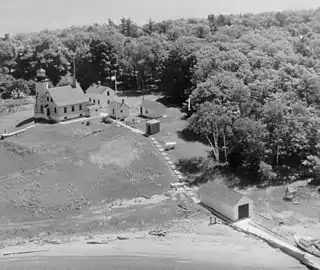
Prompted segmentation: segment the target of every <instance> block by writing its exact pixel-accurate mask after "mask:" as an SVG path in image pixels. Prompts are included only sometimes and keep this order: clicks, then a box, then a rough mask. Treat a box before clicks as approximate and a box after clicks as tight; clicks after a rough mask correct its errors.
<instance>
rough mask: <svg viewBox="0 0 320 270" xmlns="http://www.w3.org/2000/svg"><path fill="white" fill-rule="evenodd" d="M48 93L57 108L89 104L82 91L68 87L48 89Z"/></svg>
mask: <svg viewBox="0 0 320 270" xmlns="http://www.w3.org/2000/svg"><path fill="white" fill-rule="evenodd" d="M48 92H49V94H50V96H51V97H52V99H53V101H54V102H55V103H56V104H57V106H58V107H62V106H68V105H73V104H79V103H85V102H89V101H88V98H87V97H86V96H85V94H84V93H83V91H82V89H81V88H79V87H77V88H72V87H71V86H70V85H68V86H61V87H54V88H49V89H48Z"/></svg>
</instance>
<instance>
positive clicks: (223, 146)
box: [189, 102, 231, 164]
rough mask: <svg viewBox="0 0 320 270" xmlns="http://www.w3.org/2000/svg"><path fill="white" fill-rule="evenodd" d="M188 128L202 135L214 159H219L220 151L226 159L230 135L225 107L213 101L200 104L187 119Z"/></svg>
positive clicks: (229, 119) (225, 159)
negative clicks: (195, 111)
mask: <svg viewBox="0 0 320 270" xmlns="http://www.w3.org/2000/svg"><path fill="white" fill-rule="evenodd" d="M189 124H190V125H189V129H190V130H191V131H193V132H194V133H196V134H198V135H200V136H202V137H204V138H205V139H206V140H207V142H208V143H209V144H210V146H211V150H212V152H213V155H214V158H215V161H216V162H217V163H218V164H219V163H220V161H221V158H220V152H223V153H224V161H227V155H228V154H227V152H228V149H227V139H228V136H230V134H229V133H230V126H231V117H230V115H229V114H228V111H227V110H226V108H225V107H222V106H220V105H218V104H215V103H214V102H211V103H210V102H205V103H203V104H202V105H200V108H199V110H198V111H197V113H195V114H193V115H192V116H191V118H190V120H189Z"/></svg>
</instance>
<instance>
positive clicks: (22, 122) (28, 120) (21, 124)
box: [16, 117, 34, 127]
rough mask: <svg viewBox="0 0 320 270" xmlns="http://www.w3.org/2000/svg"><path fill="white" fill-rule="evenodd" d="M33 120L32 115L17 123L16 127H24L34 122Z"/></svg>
mask: <svg viewBox="0 0 320 270" xmlns="http://www.w3.org/2000/svg"><path fill="white" fill-rule="evenodd" d="M33 121H34V117H30V118H28V119H25V120H23V121H21V122H20V123H19V124H17V125H16V127H22V126H24V125H27V124H30V123H32V122H33Z"/></svg>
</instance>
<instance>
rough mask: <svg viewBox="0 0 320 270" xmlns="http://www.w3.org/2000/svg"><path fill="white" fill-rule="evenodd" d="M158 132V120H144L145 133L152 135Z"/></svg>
mask: <svg viewBox="0 0 320 270" xmlns="http://www.w3.org/2000/svg"><path fill="white" fill-rule="evenodd" d="M158 132H160V121H158V120H155V119H153V120H149V121H147V122H146V134H148V135H153V134H156V133H158Z"/></svg>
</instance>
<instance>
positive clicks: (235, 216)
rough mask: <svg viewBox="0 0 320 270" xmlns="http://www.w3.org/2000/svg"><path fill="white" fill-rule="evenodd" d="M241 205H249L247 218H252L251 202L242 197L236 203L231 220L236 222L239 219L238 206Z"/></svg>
mask: <svg viewBox="0 0 320 270" xmlns="http://www.w3.org/2000/svg"><path fill="white" fill-rule="evenodd" d="M243 204H249V217H252V216H253V201H252V200H251V199H250V198H248V197H245V196H244V197H242V198H241V200H240V201H239V202H238V203H237V205H235V206H234V208H233V213H234V215H233V218H232V220H238V217H239V206H240V205H243Z"/></svg>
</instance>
